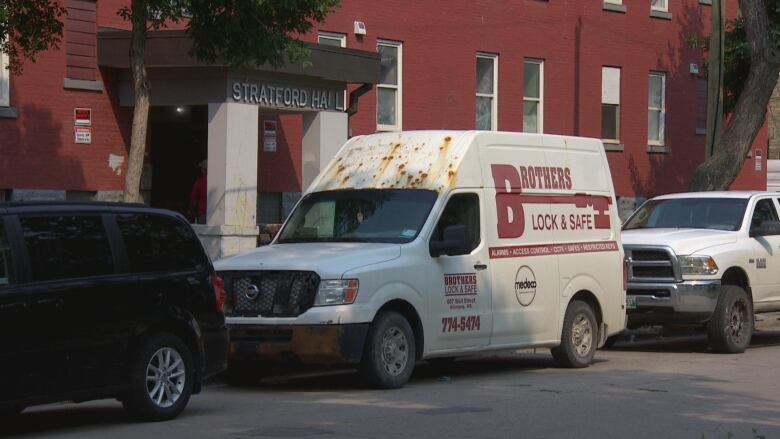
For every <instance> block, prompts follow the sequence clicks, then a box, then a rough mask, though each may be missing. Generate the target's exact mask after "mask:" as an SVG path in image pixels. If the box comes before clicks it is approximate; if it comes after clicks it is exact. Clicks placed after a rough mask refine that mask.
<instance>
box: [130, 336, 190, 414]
mask: <svg viewBox="0 0 780 439" xmlns="http://www.w3.org/2000/svg"><path fill="white" fill-rule="evenodd" d="M194 380H195V366H194V363H193V360H192V353H191V352H190V349H189V348H188V347H187V345H186V344H184V342H183V341H182V340H181V339H180V338H179V337H177V336H175V335H173V334H168V333H161V334H157V335H154V336H152V337H150V338H148V339H147V340H146V341H145V342H144V344H143V346H142V347H141V349H140V350H139V351H138V352H137V353H136V355H135V358H134V359H133V362H132V364H131V369H130V390H129V392H128V393H127V396H126V397H125V398H124V399H123V401H122V403H123V405H124V407H125V409H127V411H129V412H130V413H131V414H132V415H133V416H135V417H137V418H139V419H142V420H145V421H166V420H169V419H173V418H175V417H176V416H178V415H179V413H181V412H182V410H184V407H186V406H187V402H189V400H190V396H191V395H192V388H193V384H194Z"/></svg>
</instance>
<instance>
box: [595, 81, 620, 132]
mask: <svg viewBox="0 0 780 439" xmlns="http://www.w3.org/2000/svg"><path fill="white" fill-rule="evenodd" d="M605 68H608V69H617V71H618V74H619V75H620V77H619V79H618V99H617V102H618V103H617V104H614V103H608V102H604V69H605ZM622 97H623V68H622V67H617V66H602V67H601V107H600V108H599V111H600V112H601V114H602V117H603V114H604V110H603V107H604V105H614V106H617V125H616V126H615V129H616V130H615V131H616V133H617V137H618V138H617V139H601V141H602V142H603V143H610V144H616V145H619V144H620V135H621V133H620V125H621V120H620V116H621V114H620V112H621V107H622V105H623V103H622V102H623V100H622ZM601 123H602V124H603V123H604V122H603V121H602V122H601Z"/></svg>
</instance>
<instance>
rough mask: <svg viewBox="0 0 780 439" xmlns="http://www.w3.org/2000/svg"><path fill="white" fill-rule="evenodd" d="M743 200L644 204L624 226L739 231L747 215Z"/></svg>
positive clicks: (690, 200)
mask: <svg viewBox="0 0 780 439" xmlns="http://www.w3.org/2000/svg"><path fill="white" fill-rule="evenodd" d="M747 201H748V200H746V199H742V198H672V199H667V200H650V201H648V202H647V203H645V204H643V205H642V207H640V208H639V210H637V211H636V213H634V215H632V216H631V218H629V220H628V221H627V222H626V224H625V225H624V226H623V230H634V229H664V228H667V229H668V228H671V229H713V230H728V231H735V230H739V228H740V227H741V226H742V218H743V217H744V215H745V207H746V206H747Z"/></svg>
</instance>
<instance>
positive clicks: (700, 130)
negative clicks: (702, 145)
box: [696, 128, 707, 136]
mask: <svg viewBox="0 0 780 439" xmlns="http://www.w3.org/2000/svg"><path fill="white" fill-rule="evenodd" d="M696 134H697V135H702V136H703V135H706V134H707V128H696Z"/></svg>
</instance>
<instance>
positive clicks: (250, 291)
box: [244, 284, 260, 300]
mask: <svg viewBox="0 0 780 439" xmlns="http://www.w3.org/2000/svg"><path fill="white" fill-rule="evenodd" d="M259 295H260V289H259V288H257V285H255V284H249V285H247V287H246V290H245V291H244V297H246V298H247V299H249V300H255V299H257V296H259Z"/></svg>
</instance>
